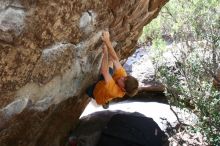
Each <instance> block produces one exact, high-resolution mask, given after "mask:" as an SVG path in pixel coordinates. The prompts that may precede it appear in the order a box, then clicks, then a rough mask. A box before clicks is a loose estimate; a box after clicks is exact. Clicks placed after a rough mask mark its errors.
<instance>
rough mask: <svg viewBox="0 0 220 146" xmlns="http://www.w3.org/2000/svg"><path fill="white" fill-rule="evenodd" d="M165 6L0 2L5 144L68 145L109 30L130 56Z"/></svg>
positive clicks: (85, 0)
mask: <svg viewBox="0 0 220 146" xmlns="http://www.w3.org/2000/svg"><path fill="white" fill-rule="evenodd" d="M166 1H167V0H130V1H127V0H90V1H89V0H72V1H70V0H47V1H45V0H35V1H33V0H1V1H0V145H1V146H5V145H19V146H20V145H24V146H27V145H28V146H34V145H41V146H43V145H53V146H57V145H62V143H63V142H62V141H63V140H64V139H65V136H66V134H67V132H68V130H69V129H70V128H71V125H74V123H76V122H77V120H78V118H79V116H80V114H81V113H82V111H83V109H84V108H85V106H86V105H87V103H88V98H86V97H84V96H82V93H83V92H84V91H85V88H86V87H87V86H88V84H90V83H92V82H93V81H94V80H95V79H96V76H97V74H98V70H99V66H100V59H101V56H102V54H101V48H100V46H101V40H100V35H101V32H102V31H103V30H104V29H108V30H109V31H110V33H111V36H112V41H113V42H114V44H115V48H116V50H117V52H118V54H119V55H120V58H121V59H123V58H127V57H128V56H129V55H131V54H132V53H133V52H134V51H135V50H134V46H135V44H136V42H137V39H138V37H139V36H140V34H141V31H142V27H143V26H144V25H146V24H147V23H149V22H150V21H151V20H152V19H153V18H155V17H156V16H157V14H158V12H159V10H160V8H161V7H162V6H163V5H164V4H165V3H166Z"/></svg>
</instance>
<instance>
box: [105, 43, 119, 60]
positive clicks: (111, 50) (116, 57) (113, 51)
mask: <svg viewBox="0 0 220 146" xmlns="http://www.w3.org/2000/svg"><path fill="white" fill-rule="evenodd" d="M105 44H106V45H107V47H108V53H109V55H110V56H111V58H112V60H114V61H119V58H118V55H117V53H116V52H115V50H114V48H113V46H112V43H111V41H110V40H105Z"/></svg>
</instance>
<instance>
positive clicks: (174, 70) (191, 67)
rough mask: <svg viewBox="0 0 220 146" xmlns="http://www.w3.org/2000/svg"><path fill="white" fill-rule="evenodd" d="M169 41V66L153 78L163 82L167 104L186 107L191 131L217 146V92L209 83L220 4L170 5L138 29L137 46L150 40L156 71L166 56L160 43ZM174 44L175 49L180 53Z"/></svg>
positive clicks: (177, 1)
mask: <svg viewBox="0 0 220 146" xmlns="http://www.w3.org/2000/svg"><path fill="white" fill-rule="evenodd" d="M164 36H166V37H168V39H169V40H168V39H167V38H166V37H164ZM149 38H151V39H149ZM170 39H171V40H172V41H173V42H174V43H173V49H174V51H173V52H175V53H173V57H174V58H175V63H174V64H172V65H169V64H165V65H163V66H160V67H159V68H158V74H157V76H158V78H160V79H162V81H163V82H164V83H165V85H166V87H167V88H166V89H167V90H166V94H167V95H168V96H169V97H170V102H171V103H172V104H174V105H177V106H179V107H188V108H190V109H191V110H192V111H193V112H194V113H196V114H197V115H198V117H199V123H198V125H197V127H195V129H194V130H195V131H200V132H202V133H203V134H205V135H206V137H207V141H208V142H209V144H210V145H213V146H217V145H219V144H220V135H219V133H220V128H219V127H220V122H219V121H220V92H219V91H217V90H216V89H215V88H213V86H212V80H213V75H214V74H215V71H216V68H217V66H218V64H219V62H220V1H219V0H204V1H202V0H193V1H192V0H189V1H185V0H170V1H169V2H168V4H167V5H166V6H165V7H164V8H163V9H162V10H161V13H160V14H159V16H158V18H157V19H154V20H153V21H152V22H151V23H150V24H149V25H147V26H146V27H144V29H143V35H142V36H141V38H140V40H139V42H140V43H144V42H146V41H149V40H150V41H151V40H153V41H152V44H153V45H152V48H155V49H157V50H156V53H155V54H156V55H155V57H154V62H155V63H157V66H158V62H160V60H164V57H163V56H164V52H166V51H167V50H166V49H164V48H165V45H166V44H165V43H164V41H165V42H168V41H170ZM174 44H180V46H181V47H180V49H179V50H177V48H176V47H174V46H175V45H174ZM168 51H171V50H168ZM171 52H172V51H171Z"/></svg>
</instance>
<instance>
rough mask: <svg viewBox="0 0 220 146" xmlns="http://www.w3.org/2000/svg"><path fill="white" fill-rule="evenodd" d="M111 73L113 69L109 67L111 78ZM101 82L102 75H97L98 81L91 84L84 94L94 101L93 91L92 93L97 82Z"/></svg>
mask: <svg viewBox="0 0 220 146" xmlns="http://www.w3.org/2000/svg"><path fill="white" fill-rule="evenodd" d="M113 72H114V71H113V68H111V67H109V74H110V75H111V76H112V75H113ZM101 80H104V77H103V75H99V79H98V81H97V82H96V83H94V84H92V85H91V86H89V87H88V88H87V89H86V94H87V95H88V96H89V97H91V98H93V99H95V97H94V96H93V91H94V89H95V86H96V84H97V83H98V82H99V81H101Z"/></svg>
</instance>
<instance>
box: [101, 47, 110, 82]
mask: <svg viewBox="0 0 220 146" xmlns="http://www.w3.org/2000/svg"><path fill="white" fill-rule="evenodd" d="M102 49H103V50H102V51H103V58H102V64H101V69H100V71H101V74H102V75H103V76H104V79H105V82H106V83H107V82H109V81H110V80H112V77H111V75H110V74H109V65H108V49H107V46H106V45H105V44H103V48H102Z"/></svg>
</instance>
